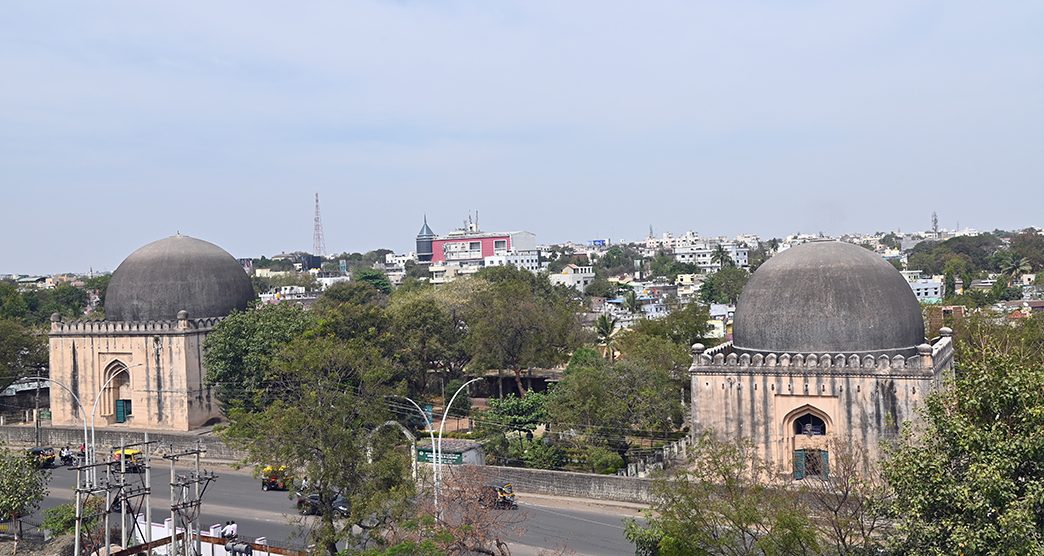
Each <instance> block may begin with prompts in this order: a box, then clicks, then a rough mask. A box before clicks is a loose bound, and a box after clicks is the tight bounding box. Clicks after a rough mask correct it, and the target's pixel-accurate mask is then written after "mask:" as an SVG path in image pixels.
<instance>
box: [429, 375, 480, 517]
mask: <svg viewBox="0 0 1044 556" xmlns="http://www.w3.org/2000/svg"><path fill="white" fill-rule="evenodd" d="M480 380H482V378H473V379H471V380H469V381H467V382H465V383H464V384H461V385H460V388H457V391H456V392H454V393H453V397H452V398H450V402H449V405H447V406H446V407H444V408H442V422H441V423H440V424H439V448H438V451H437V452H438V453H437V454H436V455H435V485H436V486H435V489H436V492H437V491H438V488H439V486H440V485H441V484H442V431H443V430H445V429H446V417H447V416H449V410H450V408H451V407H453V402H454V401H455V400H456V399H457V394H460V392H461V391H462V390H464V389H465V388H467V387H468V385H469V384H471V383H472V382H478V381H480ZM436 517H438V516H436Z"/></svg>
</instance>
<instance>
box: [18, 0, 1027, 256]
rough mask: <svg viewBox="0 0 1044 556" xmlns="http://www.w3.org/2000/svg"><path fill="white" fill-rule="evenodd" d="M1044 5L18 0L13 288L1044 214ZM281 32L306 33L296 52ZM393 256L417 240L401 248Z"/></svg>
mask: <svg viewBox="0 0 1044 556" xmlns="http://www.w3.org/2000/svg"><path fill="white" fill-rule="evenodd" d="M1042 16H1044V7H1042V6H1038V5H1030V4H1026V5H1013V4H1004V5H1001V6H991V7H990V9H984V8H982V6H981V4H979V3H973V2H948V3H941V2H927V3H917V4H912V3H908V2H882V3H874V4H866V5H859V6H841V5H835V4H832V3H817V2H809V3H805V4H801V5H790V4H787V5H783V4H780V5H767V4H763V3H739V4H728V5H718V4H713V3H704V2H697V3H680V2H679V3H670V2H668V3H663V4H657V5H646V6H642V7H641V9H635V8H634V7H633V5H630V4H615V3H602V2H599V3H570V4H567V5H563V4H560V3H498V4H495V5H494V4H482V3H469V2H445V3H427V4H419V3H410V2H400V3H379V2H373V3H370V2H360V3H353V4H351V5H336V4H324V5H318V6H315V7H313V8H311V9H308V10H305V9H301V8H299V7H298V8H289V7H285V6H282V5H280V4H275V3H263V2H261V3H255V2H251V3H228V4H221V5H213V6H208V7H207V10H206V12H200V13H197V12H193V11H191V10H189V9H186V7H185V6H183V5H169V6H143V5H124V4H119V3H107V2H101V3H98V4H96V5H92V8H91V9H90V10H88V9H85V8H84V9H75V8H68V9H63V10H56V9H54V8H53V7H51V6H47V5H43V4H39V3H15V4H13V5H11V6H9V9H8V12H7V17H5V18H4V20H3V21H0V67H2V68H4V71H5V76H6V77H7V81H8V82H10V83H14V84H17V86H12V87H5V88H3V90H0V119H2V121H3V123H4V125H2V126H0V145H2V146H3V148H0V181H2V183H3V184H4V186H5V187H4V192H5V200H4V203H3V204H2V206H0V233H3V234H5V236H6V237H8V238H18V239H17V241H14V240H8V242H7V243H6V244H5V247H6V248H5V250H4V254H5V257H4V261H3V262H0V271H2V272H19V273H52V272H61V271H71V270H77V271H86V270H87V269H88V268H90V267H91V266H94V267H95V268H98V267H109V268H108V269H109V270H111V269H112V268H113V267H115V266H116V265H117V264H119V262H120V261H121V260H122V259H123V258H124V257H126V255H128V254H129V253H130V252H132V251H133V250H134V249H136V248H138V247H140V246H141V245H143V244H145V243H148V242H150V241H154V240H156V239H160V238H163V237H167V236H169V235H172V234H174V233H176V232H178V231H180V232H182V233H184V234H188V235H192V236H194V237H198V238H201V239H206V240H208V241H211V242H213V243H216V244H218V245H220V246H222V247H223V248H225V249H226V250H228V251H229V252H231V253H233V254H235V255H236V256H256V255H260V254H262V253H264V254H274V253H278V252H279V251H284V250H285V251H291V250H297V249H301V250H308V249H309V248H310V245H311V239H312V228H311V222H312V212H313V209H314V207H313V198H312V195H313V194H314V192H316V191H318V192H319V193H320V197H321V199H322V204H323V221H324V225H325V232H326V240H327V245H328V250H329V251H337V252H339V251H342V250H347V251H365V250H368V249H373V248H377V247H388V248H391V249H395V250H408V249H409V248H410V245H411V242H412V236H413V234H414V233H416V229H418V228H419V226H420V220H421V216H422V215H423V214H425V213H427V214H428V215H429V222H431V224H432V226H433V228H434V229H435V230H436V231H437V232H440V233H445V232H446V231H449V230H450V229H452V228H454V227H456V226H457V225H458V223H459V222H460V220H461V218H463V217H464V215H466V213H467V212H468V211H473V210H479V211H480V212H481V214H482V221H483V227H487V228H490V229H501V230H503V229H527V230H529V231H532V232H534V233H536V234H537V238H538V241H540V242H541V243H552V242H560V241H567V240H572V241H585V240H587V239H592V238H598V237H610V238H614V239H615V238H626V239H629V240H637V239H640V238H642V237H644V236H645V235H646V233H647V229H648V226H649V225H650V224H652V225H653V226H654V227H655V228H656V230H657V231H661V230H669V231H673V232H675V233H682V232H684V231H685V230H687V229H693V230H696V231H699V232H700V233H704V234H715V235H717V234H724V235H735V234H738V233H756V234H758V235H761V236H763V237H772V236H779V235H785V234H787V233H794V232H797V231H802V232H809V233H816V232H820V231H822V232H824V233H826V234H830V235H838V234H841V233H846V232H857V231H865V232H870V231H877V230H880V231H884V230H886V229H889V228H899V229H903V230H907V229H910V230H915V229H917V230H923V229H925V228H927V227H928V222H929V221H930V215H931V213H932V211H937V212H938V214H939V217H940V220H941V226H943V227H946V228H953V227H955V226H956V225H957V223H958V222H959V223H960V225H961V226H962V227H965V226H967V227H973V228H977V229H980V230H992V229H994V228H1006V229H1013V228H1023V227H1026V226H1033V225H1038V224H1039V221H1038V218H1039V216H1038V213H1039V211H1038V210H1037V208H1036V207H1037V206H1038V205H1039V204H1040V201H1041V193H1040V192H1039V191H1038V189H1039V184H1040V183H1041V182H1042V178H1044V159H1042V158H1041V157H1040V156H1039V153H1040V152H1042V148H1044V136H1042V132H1041V129H1044V126H1042V125H1041V124H1042V123H1044V104H1042V103H1040V102H1039V99H1038V96H1039V95H1038V94H1037V92H1038V91H1040V90H1042V89H1044V69H1042V66H1041V64H1040V63H1039V58H1040V53H1041V52H1042V46H1044V36H1042V35H1041V34H1040V33H1039V32H1038V31H1039V30H1038V29H1037V28H1036V27H1037V26H1036V25H1035V23H1036V22H1038V21H1040V20H1041V17H1042ZM275 38H278V40H274V39H275ZM385 238H394V241H387V240H386V239H385Z"/></svg>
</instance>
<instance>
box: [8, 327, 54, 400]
mask: <svg viewBox="0 0 1044 556" xmlns="http://www.w3.org/2000/svg"><path fill="white" fill-rule="evenodd" d="M47 356H48V354H47V337H46V336H45V335H43V334H41V333H37V332H35V331H33V330H30V329H29V328H26V327H25V326H23V325H22V324H21V323H19V322H18V321H16V320H12V319H0V390H3V389H4V388H7V387H8V386H9V385H10V384H11V383H12V382H14V381H16V380H18V379H20V378H22V377H25V376H30V375H34V374H37V373H39V372H40V371H41V370H42V369H46V368H47Z"/></svg>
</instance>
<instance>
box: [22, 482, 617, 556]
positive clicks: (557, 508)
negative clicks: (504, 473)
mask: <svg viewBox="0 0 1044 556" xmlns="http://www.w3.org/2000/svg"><path fill="white" fill-rule="evenodd" d="M216 473H217V474H218V479H217V480H216V481H214V482H213V483H212V484H211V485H210V487H209V488H208V489H207V492H206V494H205V495H204V497H203V513H202V515H201V518H200V525H201V526H202V528H203V529H204V530H206V529H207V528H208V527H209V526H210V525H214V524H218V523H225V522H226V521H228V520H230V519H234V520H235V521H236V522H237V523H238V524H239V534H240V536H241V537H246V538H256V537H262V536H264V537H268V539H269V543H270V544H272V545H274V546H285V547H292V548H300V547H303V546H304V545H305V541H304V540H303V538H302V534H303V531H304V527H306V526H307V524H308V520H307V519H305V520H302V518H300V517H299V516H298V515H297V514H296V512H295V508H294V501H293V500H292V499H291V498H290V496H289V495H288V493H286V492H274V491H271V492H263V491H262V490H261V487H260V483H259V482H258V481H256V480H254V479H253V478H251V477H250V476H249V475H247V474H245V473H243V472H237V471H232V470H227V469H226V470H218V471H216ZM128 477H130V480H134V479H135V476H134V475H128ZM152 480H153V485H154V486H153V495H152V497H151V500H152V519H153V521H154V522H157V523H160V522H162V521H163V519H164V518H165V517H170V510H169V508H170V489H169V487H167V484H168V483H169V481H170V475H169V467H168V468H163V467H162V466H156V467H154V468H153V478H152ZM75 483H76V473H75V472H74V471H70V470H68V469H66V468H62V467H59V468H57V469H54V470H53V471H52V473H51V489H50V494H49V496H48V497H47V498H46V499H45V500H44V502H43V503H42V504H41V506H42V509H46V508H50V507H53V506H56V505H58V504H62V503H66V502H70V501H72V500H73V489H74V487H75ZM519 501H520V504H519V505H520V509H519V510H518V511H519V513H520V514H522V516H524V520H523V522H522V524H521V528H522V529H523V532H522V534H521V535H520V536H519V538H518V540H517V542H515V543H512V544H511V549H512V554H514V555H517V556H528V555H533V556H535V555H537V554H538V553H539V552H540V551H541V550H544V549H552V550H558V549H563V548H565V549H567V551H573V552H575V553H576V554H582V555H593V556H595V555H597V556H601V555H607V556H608V555H616V554H620V555H630V554H634V549H633V547H632V546H631V545H630V543H628V542H627V540H626V539H625V538H624V536H623V530H624V526H623V520H624V519H625V518H626V517H628V516H631V515H635V514H636V513H637V512H636V511H634V510H630V509H626V508H618V507H610V506H600V505H597V504H595V503H586V502H583V501H578V500H572V499H552V498H547V497H531V496H526V495H525V494H524V493H522V494H520V495H519ZM112 515H113V516H115V517H116V519H115V520H113V522H114V523H116V522H118V521H119V519H118V515H119V514H112Z"/></svg>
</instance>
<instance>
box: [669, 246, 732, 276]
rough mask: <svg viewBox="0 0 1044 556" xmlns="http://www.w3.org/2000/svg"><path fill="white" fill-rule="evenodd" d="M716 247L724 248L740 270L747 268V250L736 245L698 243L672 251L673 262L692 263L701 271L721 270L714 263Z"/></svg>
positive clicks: (718, 264) (715, 262)
mask: <svg viewBox="0 0 1044 556" xmlns="http://www.w3.org/2000/svg"><path fill="white" fill-rule="evenodd" d="M718 245H721V246H722V247H724V248H725V251H726V252H727V253H728V255H729V258H730V259H732V262H733V264H735V265H736V266H738V267H740V268H748V267H749V266H750V264H749V263H748V261H747V253H748V251H749V250H748V249H747V248H746V247H745V246H742V245H739V244H736V243H720V244H710V243H699V244H696V245H690V246H684V247H679V248H677V249H675V250H674V260H676V261H678V262H680V263H693V264H695V265H696V266H697V267H699V268H700V269H702V270H715V269H718V268H721V263H720V262H717V261H715V260H714V259H715V257H714V252H715V251H717V249H718Z"/></svg>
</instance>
